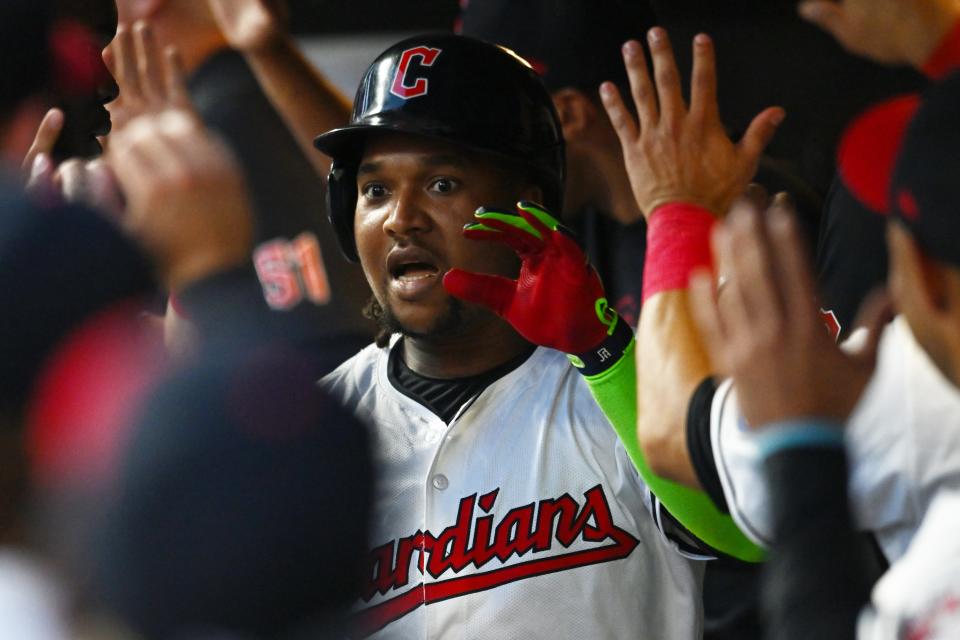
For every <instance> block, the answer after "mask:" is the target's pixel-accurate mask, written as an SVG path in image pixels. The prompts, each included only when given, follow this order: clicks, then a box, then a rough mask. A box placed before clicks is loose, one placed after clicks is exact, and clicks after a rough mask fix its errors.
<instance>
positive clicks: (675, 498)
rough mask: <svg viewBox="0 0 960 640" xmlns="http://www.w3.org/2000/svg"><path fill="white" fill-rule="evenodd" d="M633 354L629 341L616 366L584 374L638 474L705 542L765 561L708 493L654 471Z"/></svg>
mask: <svg viewBox="0 0 960 640" xmlns="http://www.w3.org/2000/svg"><path fill="white" fill-rule="evenodd" d="M635 352H636V342H635V341H631V342H630V345H629V346H628V347H627V349H626V350H625V351H624V352H623V356H622V357H621V358H619V359H618V360H617V362H616V363H615V364H613V365H612V366H611V367H609V368H607V369H606V370H605V371H603V372H602V373H599V374H596V375H592V376H584V377H585V378H586V381H587V385H588V386H589V387H590V392H591V393H592V394H593V397H594V399H595V400H596V401H597V404H598V405H599V406H600V409H601V410H602V411H603V413H604V414H605V415H606V416H607V419H608V420H609V421H610V424H612V425H613V428H614V430H615V431H616V432H617V435H618V436H619V437H620V441H621V442H622V443H623V446H624V448H625V449H626V450H627V454H628V455H629V456H630V459H631V460H632V461H633V464H634V466H636V468H637V471H639V472H640V477H641V478H643V481H644V482H645V483H646V484H647V486H648V487H650V490H651V491H652V492H653V494H654V495H655V496H657V498H659V500H660V502H661V503H663V505H664V506H665V507H666V508H667V510H668V511H669V512H670V514H671V515H672V516H673V517H674V518H676V519H677V520H678V521H679V522H680V523H681V524H682V525H683V526H684V527H686V528H687V529H688V530H689V531H690V532H691V533H692V534H694V535H695V536H697V537H698V538H699V539H700V540H702V541H703V542H704V543H706V544H707V545H709V546H710V547H712V548H714V549H716V550H717V551H719V552H721V553H724V554H726V555H728V556H732V557H734V558H737V559H739V560H743V561H746V562H761V561H763V560H764V558H765V552H764V550H763V549H762V548H760V547H758V546H757V545H755V544H754V543H753V542H751V541H750V539H749V538H747V537H746V536H745V535H744V534H743V532H741V531H740V529H739V528H737V525H736V524H735V523H734V522H733V519H732V518H731V517H730V515H729V514H725V513H721V512H720V510H719V509H717V507H716V505H715V504H714V503H713V501H712V500H711V499H710V498H709V496H707V494H705V493H704V492H702V491H697V490H694V489H691V488H689V487H685V486H683V485H681V484H679V483H676V482H673V481H670V480H666V479H664V478H661V477H659V476H657V475H655V474H654V473H653V471H651V470H650V467H649V466H648V465H647V461H646V459H645V458H644V456H643V451H642V449H641V448H640V440H639V438H638V437H637V372H636V368H635V366H634V354H635Z"/></svg>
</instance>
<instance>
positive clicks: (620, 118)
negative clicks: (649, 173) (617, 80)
mask: <svg viewBox="0 0 960 640" xmlns="http://www.w3.org/2000/svg"><path fill="white" fill-rule="evenodd" d="M600 101H601V102H602V103H603V109H604V110H605V111H606V112H607V117H608V118H609V119H610V124H611V125H612V126H613V130H614V132H616V134H617V138H618V139H619V140H620V145H621V146H622V147H623V148H624V149H626V148H627V146H628V145H630V144H632V143H633V142H634V141H635V140H636V139H637V135H638V134H639V131H638V129H637V122H636V120H634V118H633V114H631V113H630V111H629V110H628V109H627V106H626V105H625V104H624V103H623V98H622V97H621V96H620V90H619V89H617V85H615V84H613V83H612V82H604V83H603V84H601V85H600Z"/></svg>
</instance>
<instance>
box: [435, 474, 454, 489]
mask: <svg viewBox="0 0 960 640" xmlns="http://www.w3.org/2000/svg"><path fill="white" fill-rule="evenodd" d="M449 486H450V481H449V480H447V476H445V475H443V474H442V473H438V474H437V475H435V476H433V488H434V489H436V490H437V491H443V490H444V489H446V488H447V487H449Z"/></svg>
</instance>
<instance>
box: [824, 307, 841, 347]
mask: <svg viewBox="0 0 960 640" xmlns="http://www.w3.org/2000/svg"><path fill="white" fill-rule="evenodd" d="M820 319H821V320H822V321H823V324H824V326H825V327H826V328H827V333H829V334H830V337H831V338H833V339H834V341H836V340H838V339H839V338H840V331H841V329H842V327H841V326H840V321H839V320H837V314H835V313H834V312H833V311H829V310H827V309H820Z"/></svg>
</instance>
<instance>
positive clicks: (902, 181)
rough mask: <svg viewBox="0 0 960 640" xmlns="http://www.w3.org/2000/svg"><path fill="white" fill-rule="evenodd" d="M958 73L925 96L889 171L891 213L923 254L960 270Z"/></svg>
mask: <svg viewBox="0 0 960 640" xmlns="http://www.w3.org/2000/svg"><path fill="white" fill-rule="evenodd" d="M958 116H960V72H958V73H954V74H953V75H951V76H950V77H948V78H947V79H946V80H944V81H943V82H940V83H938V84H936V85H934V86H932V87H931V88H930V89H929V90H928V91H927V92H926V93H925V94H924V96H923V101H922V102H921V104H920V108H919V109H918V110H917V113H916V115H915V116H914V117H913V119H912V120H911V122H910V124H909V125H908V127H907V131H906V137H905V138H904V141H903V146H902V148H901V151H900V155H899V158H898V159H897V163H896V165H895V168H894V170H893V179H892V185H891V189H890V206H891V213H892V214H893V215H894V216H895V217H896V218H897V219H898V220H900V222H902V223H903V224H904V225H906V226H907V228H909V229H910V231H911V233H912V234H913V236H914V238H916V240H917V243H918V244H919V245H920V247H921V248H922V249H923V251H924V252H925V253H926V254H927V255H929V256H930V257H932V258H934V259H935V260H939V261H942V262H945V263H948V264H951V265H953V266H957V267H960V124H958Z"/></svg>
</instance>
